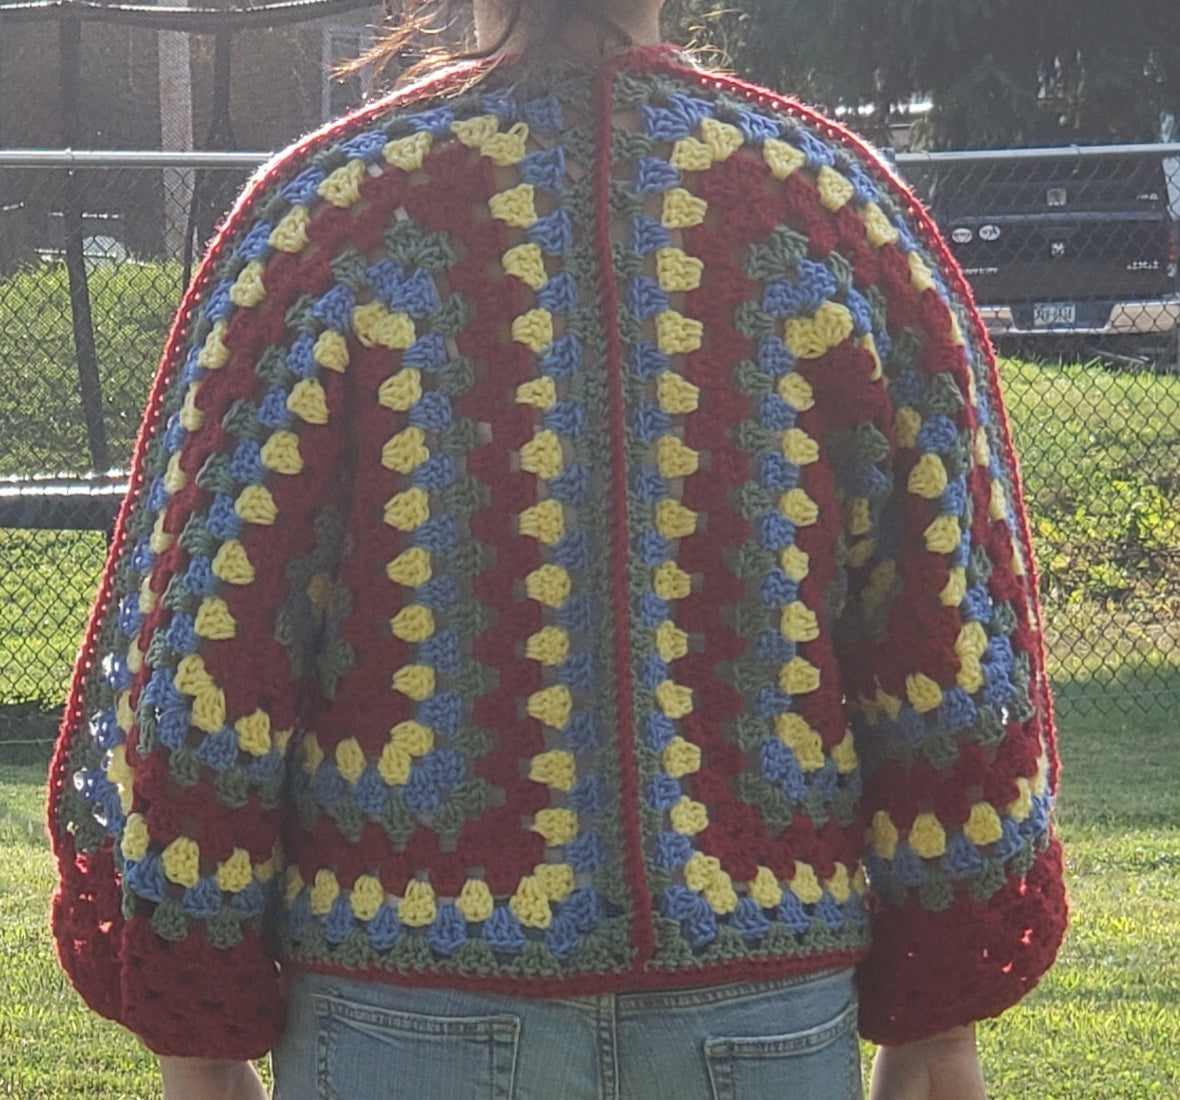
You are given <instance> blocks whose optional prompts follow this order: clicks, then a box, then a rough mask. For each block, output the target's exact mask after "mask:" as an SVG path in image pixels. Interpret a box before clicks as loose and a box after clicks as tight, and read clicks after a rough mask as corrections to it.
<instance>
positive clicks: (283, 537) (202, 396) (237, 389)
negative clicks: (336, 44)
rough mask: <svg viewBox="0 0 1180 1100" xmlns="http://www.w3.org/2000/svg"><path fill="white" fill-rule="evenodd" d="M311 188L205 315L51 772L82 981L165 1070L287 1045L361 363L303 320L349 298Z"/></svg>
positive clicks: (166, 411)
mask: <svg viewBox="0 0 1180 1100" xmlns="http://www.w3.org/2000/svg"><path fill="white" fill-rule="evenodd" d="M337 182H339V181H337ZM354 182H355V181H354ZM298 183H299V181H296V184H298ZM300 186H301V185H300ZM300 186H296V187H295V189H294V191H293V190H292V188H291V187H290V186H288V187H285V188H284V193H283V195H279V194H277V193H276V192H277V188H274V187H270V186H269V185H268V182H267V181H266V180H262V181H260V182H258V183H256V184H255V185H254V187H253V188H252V189H251V190H250V191H249V192H248V193H247V195H246V197H245V198H244V200H243V201H242V202H241V203H240V204H239V208H238V209H237V211H236V212H235V213H234V215H233V216H232V218H231V220H230V222H229V224H228V226H227V228H226V229H225V230H224V231H223V232H222V234H221V235H220V237H219V239H218V241H217V242H216V243H215V245H214V247H213V250H212V253H211V255H210V256H209V258H208V259H207V260H206V262H205V264H204V266H203V267H202V269H201V271H200V272H199V274H198V276H197V278H196V281H195V283H194V286H193V288H192V289H191V291H190V292H189V293H188V295H187V297H186V300H185V303H184V305H183V306H182V309H181V312H180V315H179V317H178V320H177V322H176V324H175V326H174V330H173V332H172V334H171V337H170V339H169V342H168V345H167V350H166V353H165V356H164V360H163V365H162V368H161V371H160V374H159V377H158V380H157V383H156V386H155V389H154V392H153V396H152V398H151V401H150V404H149V408H148V413H147V419H146V422H145V425H144V428H143V431H142V436H141V441H140V443H139V446H138V450H137V455H136V458H135V461H134V470H133V475H132V488H131V492H130V495H129V497H128V500H127V502H126V504H125V505H124V507H123V510H122V513H121V515H120V518H119V521H118V524H117V529H116V534H115V538H114V543H113V547H112V550H111V553H110V558H109V562H108V565H107V568H106V572H105V576H104V580H103V584H102V588H101V591H100V594H99V597H98V600H97V605H96V609H95V611H94V613H93V616H92V621H91V624H90V629H89V632H88V636H87V638H86V641H85V644H84V650H83V654H82V658H81V660H80V662H79V664H78V668H77V671H76V674H75V684H74V689H73V692H72V696H71V699H70V702H69V705H68V711H67V715H66V719H65V728H64V730H63V734H62V736H61V738H60V740H59V747H58V750H57V755H56V757H55V760H54V764H53V770H52V774H51V782H50V829H51V833H52V836H53V840H54V847H55V851H56V855H57V859H58V863H59V867H60V875H61V885H60V887H59V889H58V892H57V895H56V897H55V899H54V903H53V925H54V931H55V934H56V938H57V941H58V947H59V953H60V957H61V961H62V964H63V966H64V967H65V969H66V970H67V972H68V973H69V975H70V977H71V979H72V980H73V982H74V984H75V985H76V986H77V987H78V989H79V990H80V992H81V993H82V995H83V997H84V998H85V999H86V1000H87V1001H88V1002H89V1003H90V1004H91V1006H92V1007H93V1008H95V1009H96V1010H97V1011H98V1012H100V1013H101V1014H103V1015H105V1016H108V1017H111V1018H113V1019H116V1020H118V1021H120V1022H121V1023H123V1024H125V1025H126V1026H127V1027H128V1028H130V1029H131V1030H132V1031H134V1032H135V1033H137V1034H138V1035H139V1036H140V1037H141V1038H142V1039H143V1040H144V1042H145V1043H146V1044H147V1045H148V1046H149V1047H150V1048H151V1049H152V1050H154V1051H156V1052H157V1053H160V1054H186V1055H192V1054H203V1055H206V1056H216V1057H223V1058H236V1059H241V1058H247V1057H258V1056H260V1055H261V1054H263V1053H264V1052H265V1051H267V1050H268V1049H269V1048H270V1047H271V1045H272V1044H273V1042H274V1040H275V1038H276V1036H277V1035H278V1034H279V1031H280V1028H281V1021H282V1008H281V1000H280V997H279V990H278V981H277V971H276V967H275V964H274V962H273V959H272V956H271V952H270V944H269V943H268V932H267V929H268V928H269V927H270V925H271V923H272V922H270V921H269V920H268V919H266V914H268V913H270V912H273V909H274V900H275V899H274V898H273V897H272V896H271V895H272V893H273V892H274V889H275V888H276V886H277V883H278V881H279V878H278V876H279V874H280V872H281V870H282V860H283V856H282V852H281V847H280V837H279V834H280V826H281V821H282V810H281V807H282V805H283V801H284V770H285V764H284V757H285V753H286V749H287V746H288V743H289V742H290V741H291V739H292V737H293V734H294V732H295V730H296V728H297V726H298V724H299V722H300V716H301V708H302V703H303V701H304V700H305V698H306V696H307V694H308V690H309V689H308V684H309V681H310V680H311V679H312V678H313V677H312V673H313V672H315V671H316V669H315V668H314V667H313V665H315V664H316V662H317V661H318V662H320V663H322V660H323V658H322V656H317V655H316V654H315V647H314V645H313V641H314V638H315V635H316V633H317V630H318V629H319V625H320V622H321V620H322V619H323V618H324V616H325V614H326V613H327V612H328V611H329V609H330V607H331V604H332V601H333V598H334V592H333V587H332V580H331V576H332V565H333V557H334V554H335V549H336V543H337V542H338V526H339V525H338V523H337V522H336V514H335V512H334V510H333V507H332V502H333V501H334V498H335V496H336V494H335V493H334V491H333V489H334V485H335V481H336V479H337V478H338V476H339V467H340V465H341V463H340V440H341V433H340V432H339V431H338V430H337V425H338V422H339V420H340V419H341V410H342V404H343V378H344V375H343V373H342V369H343V366H344V360H345V358H346V356H347V351H346V348H345V341H344V339H343V337H342V336H341V335H340V333H339V331H338V330H337V328H336V327H335V326H334V321H335V319H334V318H333V317H330V316H323V315H316V314H313V313H311V312H310V311H307V310H302V311H301V309H300V306H299V298H300V295H301V294H302V293H305V292H307V291H309V290H312V289H314V288H315V287H316V286H318V285H319V284H321V283H323V282H324V281H325V279H327V280H328V281H330V280H331V279H332V273H331V270H330V268H329V267H328V265H327V262H326V261H323V260H320V261H316V260H314V259H312V260H307V259H306V258H305V259H300V258H299V257H298V255H297V253H298V252H299V251H300V249H301V248H302V247H303V246H304V245H305V244H306V243H307V227H306V207H305V206H304V205H303V202H302V201H301V200H302V198H303V196H302V194H300V193H296V192H299V191H300ZM302 190H303V191H306V190H307V188H306V187H303V188H302ZM311 190H312V192H313V193H314V184H313V186H312V189H311ZM280 213H281V216H280ZM292 326H293V327H294V329H296V330H297V332H296V333H295V334H294V339H293V340H291V339H290V336H291V335H292V333H291V332H290V328H291V327H292Z"/></svg>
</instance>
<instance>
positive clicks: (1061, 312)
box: [1033, 302, 1078, 328]
mask: <svg viewBox="0 0 1180 1100" xmlns="http://www.w3.org/2000/svg"><path fill="white" fill-rule="evenodd" d="M1077 319H1078V307H1077V306H1076V305H1075V304H1074V303H1073V302H1037V303H1036V304H1035V305H1034V306H1033V325H1034V326H1035V327H1036V328H1056V327H1057V326H1059V325H1072V324H1074V323H1075V322H1076V321H1077Z"/></svg>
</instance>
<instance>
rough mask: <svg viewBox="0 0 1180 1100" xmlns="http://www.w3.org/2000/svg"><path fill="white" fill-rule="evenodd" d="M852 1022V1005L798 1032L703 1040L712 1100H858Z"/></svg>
mask: <svg viewBox="0 0 1180 1100" xmlns="http://www.w3.org/2000/svg"><path fill="white" fill-rule="evenodd" d="M856 1018H857V1005H856V1002H855V1001H853V1002H852V1003H851V1004H849V1005H848V1006H847V1007H846V1008H844V1009H842V1010H841V1011H840V1013H839V1014H838V1015H837V1016H834V1017H833V1018H832V1019H830V1020H826V1021H824V1022H823V1023H820V1024H817V1025H816V1026H814V1027H810V1028H806V1029H804V1030H802V1031H793V1032H788V1033H787V1034H784V1035H757V1036H740V1037H732V1038H727V1037H715V1038H710V1039H706V1040H705V1063H706V1065H707V1066H708V1069H709V1082H710V1084H711V1086H712V1089H713V1097H714V1100H766V1098H767V1097H776V1098H777V1100H861V1098H862V1097H863V1095H864V1093H863V1088H862V1084H861V1076H860V1044H859V1042H858V1039H857V1033H856Z"/></svg>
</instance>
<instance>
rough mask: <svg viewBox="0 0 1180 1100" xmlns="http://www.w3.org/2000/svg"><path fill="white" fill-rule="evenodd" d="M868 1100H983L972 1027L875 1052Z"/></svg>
mask: <svg viewBox="0 0 1180 1100" xmlns="http://www.w3.org/2000/svg"><path fill="white" fill-rule="evenodd" d="M869 1100H987V1091H986V1089H985V1088H984V1084H983V1069H982V1068H981V1067H980V1065H979V1052H978V1051H977V1050H976V1049H975V1025H974V1024H968V1025H967V1026H966V1027H957V1028H954V1029H952V1030H951V1031H944V1032H942V1034H940V1035H935V1036H933V1037H932V1038H930V1039H923V1040H921V1041H920V1042H916V1043H903V1044H902V1045H901V1046H896V1047H881V1048H879V1049H878V1051H877V1057H876V1058H875V1059H874V1060H873V1076H872V1086H871V1088H870V1091H869Z"/></svg>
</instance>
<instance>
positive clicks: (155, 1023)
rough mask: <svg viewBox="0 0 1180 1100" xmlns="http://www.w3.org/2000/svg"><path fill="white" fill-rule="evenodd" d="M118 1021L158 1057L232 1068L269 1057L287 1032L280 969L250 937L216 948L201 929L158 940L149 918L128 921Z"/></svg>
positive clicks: (255, 938)
mask: <svg viewBox="0 0 1180 1100" xmlns="http://www.w3.org/2000/svg"><path fill="white" fill-rule="evenodd" d="M121 961H122V1001H123V1004H122V1014H121V1018H120V1022H121V1023H122V1024H123V1025H124V1026H126V1027H128V1028H130V1030H132V1031H134V1032H135V1034H136V1035H138V1036H139V1037H140V1038H141V1039H142V1040H143V1042H144V1045H145V1046H147V1047H148V1049H149V1050H151V1051H153V1052H154V1053H156V1054H164V1055H177V1056H181V1057H186V1058H224V1059H229V1060H232V1061H245V1060H247V1059H254V1058H261V1057H263V1056H264V1055H265V1054H266V1053H267V1052H268V1051H269V1050H270V1049H271V1048H272V1047H273V1046H274V1045H275V1043H277V1042H278V1039H279V1036H280V1035H282V1033H283V1025H284V1023H285V1012H284V1006H283V1002H282V998H281V996H280V993H279V981H278V968H277V967H276V965H275V963H274V960H273V959H271V958H270V957H269V956H268V955H266V954H265V953H264V952H263V951H262V947H261V944H260V943H259V940H258V937H257V935H256V934H254V933H253V932H246V933H245V934H244V936H243V938H242V940H241V942H240V943H238V944H237V945H236V946H234V947H230V948H221V947H214V946H213V945H212V944H211V943H209V941H208V940H207V939H206V938H205V933H204V930H203V929H202V928H201V927H200V926H199V925H197V924H195V923H194V924H193V925H191V926H190V928H189V932H188V936H187V938H186V939H184V940H178V941H173V942H169V941H166V940H162V939H160V937H159V936H157V935H156V933H155V931H154V930H153V929H152V927H151V924H150V923H149V921H148V920H147V918H145V917H135V918H133V919H132V920H130V921H128V922H127V925H126V927H125V929H124V931H123V945H122V954H121Z"/></svg>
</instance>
